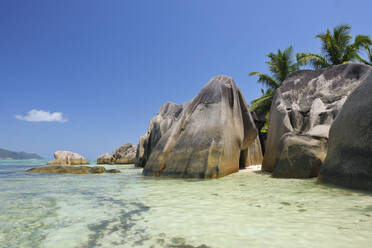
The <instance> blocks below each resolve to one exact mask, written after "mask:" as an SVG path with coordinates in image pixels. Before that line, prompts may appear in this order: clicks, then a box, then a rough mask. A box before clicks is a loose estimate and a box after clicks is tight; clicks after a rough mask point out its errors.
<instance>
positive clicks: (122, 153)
mask: <svg viewBox="0 0 372 248" xmlns="http://www.w3.org/2000/svg"><path fill="white" fill-rule="evenodd" d="M136 152H137V145H133V144H131V143H126V144H124V145H121V146H119V148H118V149H116V150H115V151H114V152H113V153H111V154H109V153H106V154H102V155H101V156H99V157H98V159H97V164H134V163H135V162H136Z"/></svg>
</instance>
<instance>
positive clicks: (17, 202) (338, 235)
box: [0, 161, 372, 248]
mask: <svg viewBox="0 0 372 248" xmlns="http://www.w3.org/2000/svg"><path fill="white" fill-rule="evenodd" d="M43 163H45V161H0V247H1V248H12V247H17V248H18V247H25V248H31V247H51V248H59V247H61V248H69V247H184V248H191V247H203V248H206V247H217V248H231V247H234V248H235V247H286V248H287V247H296V248H297V247H327V248H329V247H372V195H371V194H367V193H363V192H357V191H350V190H345V189H340V188H335V187H330V186H324V185H320V184H317V183H316V180H314V179H311V180H288V179H273V178H270V177H269V176H268V175H264V174H257V173H253V172H249V173H247V172H240V173H236V174H234V175H230V176H227V177H225V178H221V179H218V180H182V179H159V178H144V177H142V176H141V170H139V169H136V168H134V167H133V166H131V165H125V166H115V167H116V168H119V169H120V170H121V171H122V173H121V174H101V175H61V174H60V175H54V174H27V173H25V170H26V169H28V168H31V167H33V166H35V165H38V164H43Z"/></svg>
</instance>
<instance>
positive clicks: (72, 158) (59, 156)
mask: <svg viewBox="0 0 372 248" xmlns="http://www.w3.org/2000/svg"><path fill="white" fill-rule="evenodd" d="M84 164H89V162H88V161H87V160H86V159H85V158H84V157H83V156H81V155H80V154H78V153H75V152H70V151H56V152H55V153H54V160H52V161H49V162H48V165H84Z"/></svg>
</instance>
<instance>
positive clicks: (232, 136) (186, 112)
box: [143, 76, 257, 178]
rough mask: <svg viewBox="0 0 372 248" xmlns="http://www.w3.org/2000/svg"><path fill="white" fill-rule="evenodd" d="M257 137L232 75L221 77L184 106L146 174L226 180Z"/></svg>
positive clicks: (150, 161) (162, 140)
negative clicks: (243, 152) (221, 178)
mask: <svg viewBox="0 0 372 248" xmlns="http://www.w3.org/2000/svg"><path fill="white" fill-rule="evenodd" d="M256 138H257V130H256V127H255V124H254V122H253V120H252V117H251V115H250V112H249V109H248V108H247V105H246V102H245V100H244V97H243V95H242V93H241V91H240V90H239V89H238V88H237V87H236V84H235V82H234V80H233V79H232V78H231V77H227V76H217V77H214V78H213V79H212V80H211V81H210V82H209V83H207V84H206V85H205V86H204V88H203V89H202V90H201V92H200V93H199V94H198V95H197V96H196V97H195V98H194V99H193V100H192V101H190V102H188V103H187V104H185V105H184V107H183V109H182V112H181V113H180V116H179V117H178V118H177V120H176V121H175V122H174V123H173V125H172V126H171V127H170V129H168V130H167V131H166V132H165V134H163V135H162V136H161V138H160V140H159V141H158V142H157V144H156V146H155V147H154V148H153V150H152V152H151V154H150V157H149V158H148V161H147V162H146V164H145V167H144V170H143V175H146V176H170V177H184V178H219V177H223V176H226V175H229V174H231V173H234V172H237V171H238V170H239V165H240V163H239V162H240V157H241V154H242V151H244V150H247V149H248V147H249V146H250V145H251V144H252V142H253V141H254V140H255V139H256Z"/></svg>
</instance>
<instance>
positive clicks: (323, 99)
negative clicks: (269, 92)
mask: <svg viewBox="0 0 372 248" xmlns="http://www.w3.org/2000/svg"><path fill="white" fill-rule="evenodd" d="M371 68H372V67H370V66H367V65H362V64H356V63H349V64H343V65H337V66H331V67H328V68H325V69H322V70H316V71H310V70H305V71H298V72H295V73H293V74H291V75H290V76H289V77H288V78H287V79H286V80H285V81H284V82H283V83H282V85H281V86H280V87H279V88H278V89H277V90H276V93H275V97H274V99H273V103H272V105H271V109H270V121H269V129H268V136H267V140H266V143H265V156H264V160H263V164H262V169H263V170H265V171H268V172H272V173H273V174H272V175H273V176H274V177H285V178H309V177H316V176H317V175H318V174H319V171H320V169H321V167H322V164H323V163H324V159H325V157H326V154H327V146H328V135H329V129H330V127H331V125H332V123H333V121H334V119H335V118H336V117H337V115H338V113H339V112H340V110H341V108H342V106H343V105H344V103H345V101H346V99H347V98H348V96H349V95H350V94H351V93H352V92H353V91H354V90H355V88H356V87H358V86H359V85H360V83H361V82H363V80H364V79H365V77H366V76H367V75H369V74H370V72H371Z"/></svg>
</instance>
